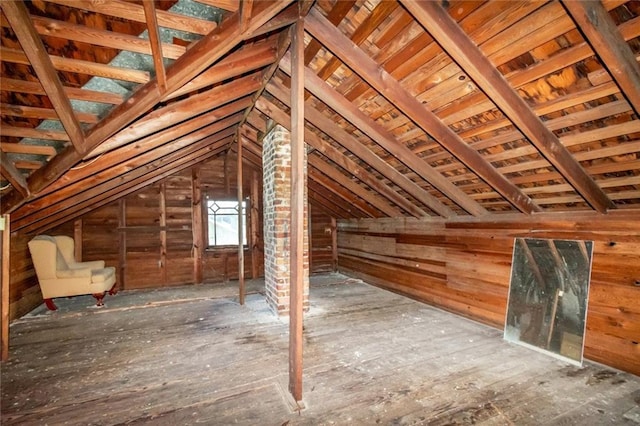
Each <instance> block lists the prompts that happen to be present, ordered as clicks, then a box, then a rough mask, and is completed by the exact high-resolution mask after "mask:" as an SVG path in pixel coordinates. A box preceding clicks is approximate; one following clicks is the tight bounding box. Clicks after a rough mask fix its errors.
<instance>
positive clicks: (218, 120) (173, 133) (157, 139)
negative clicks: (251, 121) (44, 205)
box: [15, 105, 242, 215]
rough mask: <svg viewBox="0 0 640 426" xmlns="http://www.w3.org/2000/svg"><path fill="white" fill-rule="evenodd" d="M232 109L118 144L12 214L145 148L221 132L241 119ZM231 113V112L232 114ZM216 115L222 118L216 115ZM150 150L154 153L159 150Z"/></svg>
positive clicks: (61, 179)
mask: <svg viewBox="0 0 640 426" xmlns="http://www.w3.org/2000/svg"><path fill="white" fill-rule="evenodd" d="M223 109H225V111H223ZM235 109H236V111H233V110H232V109H230V108H228V106H227V105H225V106H224V107H222V108H220V110H217V111H213V112H211V113H208V114H204V115H202V116H200V117H197V118H195V119H192V120H189V121H187V122H185V123H180V124H179V125H177V126H174V127H171V128H169V129H167V130H164V131H162V132H159V133H156V134H153V135H151V136H147V137H146V138H143V139H140V140H138V141H136V142H134V143H132V144H129V145H125V146H121V147H119V148H116V149H114V150H112V151H110V152H107V153H104V154H103V155H102V156H101V157H100V161H93V160H91V161H89V162H87V163H86V164H80V165H78V166H76V167H75V168H72V169H70V170H69V171H67V172H66V173H65V174H64V175H62V176H61V177H60V178H59V179H58V180H56V181H55V182H54V183H53V184H51V185H49V186H48V187H47V188H45V189H44V190H43V191H42V192H40V193H39V194H38V198H36V199H34V200H33V201H32V203H29V204H27V205H24V206H22V207H21V208H19V209H18V210H16V211H15V214H16V215H19V214H20V212H22V211H28V210H29V209H30V208H31V204H33V203H36V202H37V200H39V199H40V197H44V196H46V195H47V194H50V193H53V192H56V191H60V190H62V189H63V188H65V187H66V186H67V185H73V184H76V183H78V182H80V181H82V180H83V179H86V178H88V177H90V176H94V175H97V174H98V173H100V172H102V171H105V170H107V169H111V168H113V167H116V166H118V164H121V163H123V162H125V161H130V160H133V159H134V158H135V157H137V156H142V155H145V154H146V153H147V152H149V151H152V150H160V149H161V148H162V146H164V145H165V144H169V143H174V142H175V143H180V144H190V143H195V142H197V141H199V140H201V139H203V138H205V137H208V136H211V135H213V134H216V133H218V132H221V131H222V130H224V129H226V128H228V127H231V126H235V125H237V124H238V123H239V122H240V119H241V118H242V117H241V114H239V113H238V111H239V110H240V109H239V108H235ZM234 112H235V114H233V113H234ZM231 114H232V115H231ZM220 115H222V116H223V117H219V116H220ZM225 117H226V118H225ZM172 146H173V145H172ZM154 152H156V153H158V152H161V151H154Z"/></svg>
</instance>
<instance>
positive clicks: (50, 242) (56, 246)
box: [29, 235, 116, 311]
mask: <svg viewBox="0 0 640 426" xmlns="http://www.w3.org/2000/svg"><path fill="white" fill-rule="evenodd" d="M29 251H30V252H31V259H32V260H33V265H34V267H35V269H36V275H37V276H38V282H39V283H40V290H41V291H42V298H43V299H44V302H45V304H46V305H47V308H49V309H51V310H52V311H55V310H56V309H57V308H56V305H55V304H54V303H53V299H54V298H55V297H67V296H78V295H82V294H91V295H93V297H95V298H96V299H97V306H103V305H104V303H103V301H102V300H103V298H104V296H105V294H106V293H107V291H108V292H109V294H115V293H116V287H115V282H116V274H115V268H114V267H113V266H109V267H106V268H105V266H104V261H103V260H96V261H93V262H76V261H75V259H74V242H73V238H71V237H67V236H63V235H59V236H55V237H52V236H49V235H38V236H36V237H35V238H33V239H32V240H31V241H29Z"/></svg>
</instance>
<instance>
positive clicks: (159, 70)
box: [109, 0, 213, 93]
mask: <svg viewBox="0 0 640 426" xmlns="http://www.w3.org/2000/svg"><path fill="white" fill-rule="evenodd" d="M112 1H113V0H112ZM115 4H117V3H115V2H114V3H113V4H111V3H110V4H109V8H110V9H112V8H113V6H114V5H115ZM127 4H130V3H127ZM132 6H136V7H139V6H138V5H132ZM142 6H143V9H144V21H145V23H146V24H147V32H148V34H149V42H150V43H151V53H152V55H151V56H152V58H153V67H154V69H155V71H156V80H158V89H159V90H160V92H161V93H164V92H166V91H167V76H166V74H165V71H164V59H163V56H162V40H161V39H160V28H159V27H158V16H157V12H156V5H155V2H153V1H143V2H142ZM211 29H213V28H211Z"/></svg>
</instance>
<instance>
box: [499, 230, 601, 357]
mask: <svg viewBox="0 0 640 426" xmlns="http://www.w3.org/2000/svg"><path fill="white" fill-rule="evenodd" d="M592 252H593V242H592V241H571V240H547V239H532V238H516V240H515V243H514V249H513V262H512V268H511V283H510V286H509V300H508V304H507V321H506V326H505V329H504V338H505V339H506V340H508V341H511V342H515V343H518V344H521V345H524V346H528V347H530V348H532V349H535V350H539V351H542V352H545V353H548V354H550V355H552V356H554V357H557V358H560V359H562V360H565V361H567V362H569V363H572V364H576V365H582V354H583V348H584V333H585V326H586V315H587V302H588V298H589V281H590V276H591V259H592Z"/></svg>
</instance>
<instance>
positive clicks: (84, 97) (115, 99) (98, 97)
mask: <svg viewBox="0 0 640 426" xmlns="http://www.w3.org/2000/svg"><path fill="white" fill-rule="evenodd" d="M0 87H2V90H6V91H7V92H19V93H30V94H33V95H46V94H47V93H46V92H45V91H44V89H43V87H42V85H41V84H40V83H39V82H36V81H23V80H16V79H13V78H4V77H0ZM63 90H64V93H65V95H66V96H67V97H68V98H69V99H77V100H79V101H89V102H99V103H103V104H112V105H118V104H120V103H122V101H124V98H123V97H122V95H119V94H117V93H107V92H98V91H97V90H87V89H78V88H76V87H68V86H64V87H63ZM56 115H57V114H56Z"/></svg>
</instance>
